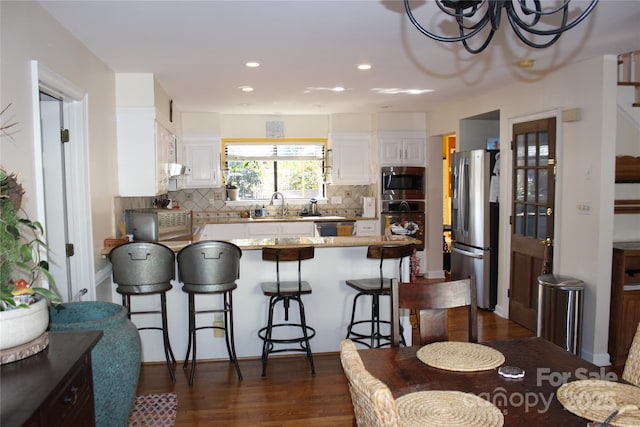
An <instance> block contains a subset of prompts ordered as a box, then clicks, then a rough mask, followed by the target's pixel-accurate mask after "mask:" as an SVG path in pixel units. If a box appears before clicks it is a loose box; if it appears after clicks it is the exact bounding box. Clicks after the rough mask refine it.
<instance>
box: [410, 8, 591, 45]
mask: <svg viewBox="0 0 640 427" xmlns="http://www.w3.org/2000/svg"><path fill="white" fill-rule="evenodd" d="M435 2H436V4H437V5H438V8H440V10H441V11H442V12H444V13H445V14H447V15H449V16H451V17H453V18H455V22H456V23H457V25H458V28H459V31H460V34H459V35H458V36H441V35H437V34H434V33H432V32H431V31H429V30H427V29H426V28H424V27H423V26H422V25H421V24H419V23H418V21H417V20H416V18H415V16H414V15H413V12H412V11H411V6H410V4H409V3H410V0H404V7H405V10H406V11H407V15H408V16H409V19H410V20H411V22H412V23H413V25H415V27H416V28H417V29H418V30H419V31H420V32H421V33H422V34H424V35H425V36H427V37H430V38H432V39H434V40H437V41H441V42H462V44H463V45H464V47H465V49H466V50H467V51H469V52H470V53H480V52H482V51H483V50H484V49H485V48H486V47H487V46H488V45H489V42H491V39H492V38H493V34H494V33H495V32H496V31H497V30H498V27H499V26H500V19H501V17H502V11H503V10H504V12H505V13H506V15H507V18H508V19H509V24H511V28H512V29H513V31H514V32H515V33H516V35H517V36H518V38H519V39H520V40H521V41H522V42H523V43H524V44H526V45H527V46H530V47H534V48H538V49H542V48H545V47H549V46H551V45H552V44H554V43H555V42H556V41H557V40H558V39H559V38H560V36H561V35H562V33H563V32H565V31H567V30H570V29H571V28H573V27H575V26H576V25H578V24H579V23H580V22H582V21H583V20H584V18H586V17H587V15H589V13H590V12H591V11H592V10H593V8H594V7H595V6H596V4H597V3H598V0H591V1H590V3H589V5H588V6H587V7H586V9H585V10H584V11H583V12H582V13H581V14H580V15H579V16H578V17H576V18H575V19H573V20H572V21H571V22H567V21H568V17H569V3H570V2H571V0H562V1H559V2H557V3H556V2H553V3H554V6H553V7H552V8H548V9H543V7H542V3H543V2H544V3H552V2H550V1H548V0H462V1H457V0H435ZM558 3H559V4H558ZM545 6H546V5H545ZM551 17H552V18H551ZM550 19H551V20H553V19H555V20H556V23H555V24H552V23H550V22H549V21H550ZM558 20H560V22H559V23H558ZM487 25H490V27H487ZM485 27H487V29H486V30H485V33H484V34H487V32H488V34H487V35H486V39H485V41H484V43H482V45H481V46H480V47H479V48H472V47H471V46H469V44H468V43H467V40H469V39H470V38H472V37H474V36H475V35H476V34H478V33H480V31H482V30H483V29H484V28H485ZM535 36H543V37H550V39H548V38H547V39H545V41H544V42H536V41H533V40H532V39H534V38H535Z"/></svg>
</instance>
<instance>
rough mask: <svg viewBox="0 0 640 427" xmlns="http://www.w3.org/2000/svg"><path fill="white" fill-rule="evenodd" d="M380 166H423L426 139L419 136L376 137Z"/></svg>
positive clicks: (400, 134) (425, 160)
mask: <svg viewBox="0 0 640 427" xmlns="http://www.w3.org/2000/svg"><path fill="white" fill-rule="evenodd" d="M377 139H378V152H379V155H380V166H425V165H426V163H427V159H426V138H425V136H424V135H421V134H413V133H411V134H405V133H394V134H392V133H386V134H379V135H378V138H377Z"/></svg>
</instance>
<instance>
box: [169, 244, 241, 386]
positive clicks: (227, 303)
mask: <svg viewBox="0 0 640 427" xmlns="http://www.w3.org/2000/svg"><path fill="white" fill-rule="evenodd" d="M240 257H242V250H241V249H240V248H239V247H238V246H236V245H234V244H233V243H229V242H223V241H217V240H207V241H202V242H198V243H193V244H191V245H189V246H187V247H185V248H183V249H182V250H181V251H180V252H178V277H179V279H180V281H181V282H182V283H183V286H182V290H183V291H184V292H186V293H187V294H188V295H189V342H188V344H187V355H186V356H185V357H184V364H183V366H182V367H183V368H186V367H187V364H188V363H189V354H191V372H190V374H189V386H191V385H193V377H194V374H195V371H196V332H197V331H199V330H201V329H218V330H222V331H224V338H225V343H226V345H227V353H228V354H229V360H230V361H231V362H233V364H234V365H235V367H236V373H237V374H238V379H240V380H241V379H242V373H241V372H240V365H238V358H237V356H236V346H235V339H234V333H233V298H232V292H233V291H234V290H235V289H236V288H237V287H238V285H237V284H236V282H235V281H236V279H238V278H239V277H240ZM197 294H208V295H221V296H222V307H221V308H209V309H200V310H198V309H197V307H196V302H195V296H196V295H197ZM203 313H222V314H223V324H222V326H219V325H216V324H215V323H214V322H210V323H209V325H212V326H197V324H196V315H197V314H203Z"/></svg>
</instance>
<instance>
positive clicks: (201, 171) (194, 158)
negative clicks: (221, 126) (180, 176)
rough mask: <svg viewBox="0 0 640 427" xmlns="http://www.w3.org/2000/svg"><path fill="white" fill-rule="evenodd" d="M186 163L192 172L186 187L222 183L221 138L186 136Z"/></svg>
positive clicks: (215, 185) (209, 185)
mask: <svg viewBox="0 0 640 427" xmlns="http://www.w3.org/2000/svg"><path fill="white" fill-rule="evenodd" d="M183 144H184V152H185V165H186V166H187V167H189V168H191V172H190V173H189V174H188V175H187V176H186V177H185V183H184V188H213V187H220V186H221V185H222V179H221V177H222V172H221V170H220V138H197V139H193V138H186V137H185V138H184V141H183Z"/></svg>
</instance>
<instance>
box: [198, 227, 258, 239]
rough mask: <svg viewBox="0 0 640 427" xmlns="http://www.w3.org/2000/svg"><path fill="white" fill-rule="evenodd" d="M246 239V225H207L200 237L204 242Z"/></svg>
mask: <svg viewBox="0 0 640 427" xmlns="http://www.w3.org/2000/svg"><path fill="white" fill-rule="evenodd" d="M246 237H247V226H246V224H207V225H206V226H205V229H204V232H203V233H202V234H201V235H200V238H201V239H202V240H231V239H244V238H246Z"/></svg>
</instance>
